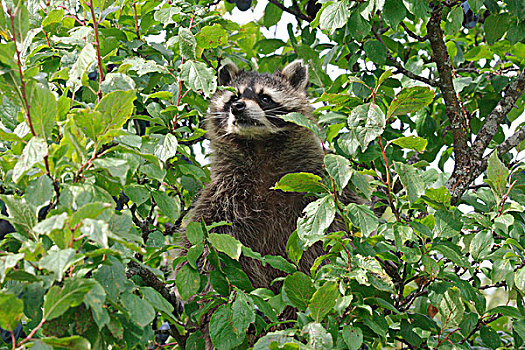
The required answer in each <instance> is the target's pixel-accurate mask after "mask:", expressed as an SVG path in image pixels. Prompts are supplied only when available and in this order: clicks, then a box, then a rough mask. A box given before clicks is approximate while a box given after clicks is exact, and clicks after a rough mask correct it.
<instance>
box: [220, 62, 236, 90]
mask: <svg viewBox="0 0 525 350" xmlns="http://www.w3.org/2000/svg"><path fill="white" fill-rule="evenodd" d="M238 72H239V68H238V67H237V66H236V65H235V63H231V62H228V63H226V64H225V65H224V66H222V67H221V68H220V69H219V73H218V77H217V78H218V83H219V85H221V86H227V85H229V84H230V83H231V81H232V80H233V77H235V75H236V74H237V73H238Z"/></svg>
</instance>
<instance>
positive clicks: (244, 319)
mask: <svg viewBox="0 0 525 350" xmlns="http://www.w3.org/2000/svg"><path fill="white" fill-rule="evenodd" d="M253 322H255V309H254V307H253V306H252V305H250V303H249V302H248V298H247V297H246V294H244V292H242V291H240V290H238V291H237V297H236V298H235V301H234V302H233V304H232V327H233V331H234V332H235V334H236V335H238V336H240V335H243V334H246V332H247V331H248V327H249V326H250V324H251V323H253Z"/></svg>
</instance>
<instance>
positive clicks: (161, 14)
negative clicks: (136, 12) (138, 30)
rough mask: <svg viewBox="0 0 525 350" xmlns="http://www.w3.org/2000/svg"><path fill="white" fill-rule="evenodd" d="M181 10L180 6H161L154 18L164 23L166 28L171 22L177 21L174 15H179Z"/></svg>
mask: <svg viewBox="0 0 525 350" xmlns="http://www.w3.org/2000/svg"><path fill="white" fill-rule="evenodd" d="M180 12H181V8H180V7H179V6H171V7H167V8H161V9H159V10H157V11H156V12H155V15H154V18H155V20H156V21H159V22H160V23H162V24H164V28H166V26H167V25H169V24H173V23H177V22H176V21H175V20H174V19H173V16H175V15H178V14H179V13H180Z"/></svg>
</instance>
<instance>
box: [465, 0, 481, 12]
mask: <svg viewBox="0 0 525 350" xmlns="http://www.w3.org/2000/svg"><path fill="white" fill-rule="evenodd" d="M468 5H469V7H470V9H471V10H472V12H474V13H478V12H479V10H480V9H481V6H483V0H468Z"/></svg>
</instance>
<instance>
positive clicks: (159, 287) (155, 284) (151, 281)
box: [126, 261, 181, 314]
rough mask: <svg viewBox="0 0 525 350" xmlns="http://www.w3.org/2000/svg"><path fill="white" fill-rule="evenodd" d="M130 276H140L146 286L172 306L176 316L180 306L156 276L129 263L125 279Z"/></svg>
mask: <svg viewBox="0 0 525 350" xmlns="http://www.w3.org/2000/svg"><path fill="white" fill-rule="evenodd" d="M132 276H140V277H141V278H142V280H143V281H144V282H145V283H146V284H147V285H148V286H150V287H151V288H153V289H155V290H156V291H157V292H159V293H160V294H161V295H162V297H164V299H166V300H167V301H168V302H169V303H170V304H171V305H173V308H174V309H175V311H174V312H175V313H176V314H177V313H179V312H180V310H181V305H180V303H179V301H178V300H177V297H176V296H175V293H172V292H170V290H169V289H168V288H167V287H166V284H164V282H162V281H161V280H160V279H159V278H158V277H157V276H155V274H154V273H153V272H151V271H150V270H148V269H147V268H145V267H143V266H141V265H139V264H138V263H136V262H134V261H130V262H129V263H128V271H126V277H127V278H131V277H132Z"/></svg>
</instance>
